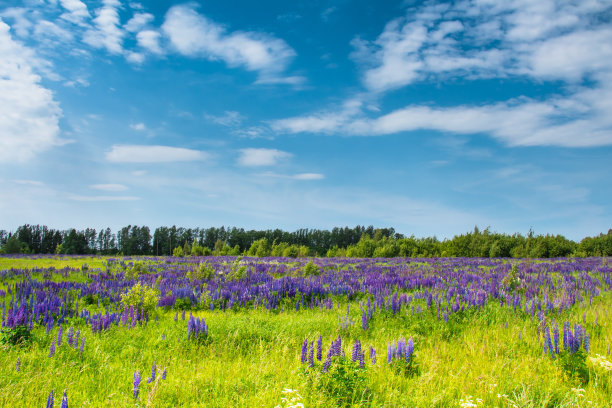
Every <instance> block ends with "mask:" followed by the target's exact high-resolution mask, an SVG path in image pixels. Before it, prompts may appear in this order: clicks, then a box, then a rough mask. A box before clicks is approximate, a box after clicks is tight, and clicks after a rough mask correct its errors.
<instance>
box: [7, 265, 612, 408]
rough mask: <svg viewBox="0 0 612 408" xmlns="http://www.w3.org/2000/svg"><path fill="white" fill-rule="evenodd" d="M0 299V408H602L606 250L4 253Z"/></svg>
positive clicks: (611, 296) (609, 378)
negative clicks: (582, 253) (499, 254)
mask: <svg viewBox="0 0 612 408" xmlns="http://www.w3.org/2000/svg"><path fill="white" fill-rule="evenodd" d="M0 302H1V303H2V316H1V320H2V323H1V326H2V331H1V333H0V350H1V354H0V406H3V407H4V406H7V407H9V406H14V407H45V406H47V407H49V406H55V407H64V406H70V407H77V406H79V407H80V406H91V407H101V406H113V407H276V406H280V407H298V406H304V407H333V406H347V407H348V406H368V407H369V406H371V407H380V406H384V407H404V406H409V407H413V406H414V407H480V406H482V407H576V406H579V407H610V406H612V402H611V401H612V362H611V361H612V357H611V356H610V344H611V343H612V263H609V261H608V260H607V259H604V258H587V259H550V260H507V259H474V258H434V259H414V258H393V259H346V258H323V259H316V258H308V259H291V258H241V257H238V258H237V257H188V258H175V257H150V258H145V257H137V258H108V257H93V258H92V257H51V256H49V257H44V256H37V257H32V256H30V257H27V256H14V257H8V256H4V257H0ZM300 404H303V405H300Z"/></svg>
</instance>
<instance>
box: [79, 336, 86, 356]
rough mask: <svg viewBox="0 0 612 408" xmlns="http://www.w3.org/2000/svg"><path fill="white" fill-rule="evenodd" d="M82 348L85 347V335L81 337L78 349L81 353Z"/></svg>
mask: <svg viewBox="0 0 612 408" xmlns="http://www.w3.org/2000/svg"><path fill="white" fill-rule="evenodd" d="M84 348H85V336H83V338H82V339H81V349H80V350H79V352H80V353H81V354H83V349H84Z"/></svg>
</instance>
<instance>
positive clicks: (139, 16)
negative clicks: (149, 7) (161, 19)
mask: <svg viewBox="0 0 612 408" xmlns="http://www.w3.org/2000/svg"><path fill="white" fill-rule="evenodd" d="M154 19H155V17H154V16H153V14H151V13H134V16H133V17H132V18H131V19H130V20H129V21H128V22H127V23H126V24H125V30H126V31H129V32H130V33H136V32H138V31H140V30H142V29H143V28H144V27H145V26H146V25H147V24H149V23H150V22H152V21H153V20H154Z"/></svg>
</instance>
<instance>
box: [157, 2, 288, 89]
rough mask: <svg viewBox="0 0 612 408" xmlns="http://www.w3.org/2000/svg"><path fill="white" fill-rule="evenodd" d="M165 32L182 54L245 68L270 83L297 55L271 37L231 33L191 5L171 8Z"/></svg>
mask: <svg viewBox="0 0 612 408" xmlns="http://www.w3.org/2000/svg"><path fill="white" fill-rule="evenodd" d="M162 30H163V32H164V33H165V35H166V36H167V37H168V38H169V39H170V43H171V44H172V47H173V48H174V49H175V50H176V51H177V52H179V53H180V54H183V55H186V56H189V57H203V58H206V59H209V60H211V61H219V60H220V61H223V62H225V63H226V64H227V65H228V66H229V67H232V68H235V67H243V68H245V69H247V70H249V71H255V72H258V73H259V75H260V77H261V80H266V79H268V80H269V81H271V80H272V78H277V77H278V76H280V74H281V73H282V72H283V71H284V70H285V69H286V68H287V66H288V65H289V62H290V61H291V60H292V59H293V57H295V55H296V54H295V51H294V50H293V49H292V48H291V47H289V45H287V43H286V42H285V41H283V40H281V39H279V38H275V37H273V36H271V35H268V34H265V33H261V32H252V31H245V32H243V31H234V32H228V31H227V30H226V29H225V27H223V26H222V25H220V24H218V23H215V22H214V21H212V20H210V19H208V18H207V17H205V16H203V15H202V14H199V13H198V12H197V11H196V10H195V7H194V6H193V5H191V4H186V5H179V6H174V7H172V8H170V10H168V12H167V13H166V18H165V21H164V23H163V25H162Z"/></svg>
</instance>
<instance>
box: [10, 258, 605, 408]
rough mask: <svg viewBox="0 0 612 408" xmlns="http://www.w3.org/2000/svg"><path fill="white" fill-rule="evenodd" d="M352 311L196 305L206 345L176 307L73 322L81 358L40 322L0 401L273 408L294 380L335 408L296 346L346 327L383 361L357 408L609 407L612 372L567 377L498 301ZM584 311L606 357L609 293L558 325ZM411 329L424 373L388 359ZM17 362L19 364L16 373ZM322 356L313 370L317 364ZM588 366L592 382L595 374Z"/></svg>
mask: <svg viewBox="0 0 612 408" xmlns="http://www.w3.org/2000/svg"><path fill="white" fill-rule="evenodd" d="M12 261H13V262H15V264H14V265H13V266H12V267H20V268H24V267H41V264H42V265H49V264H53V265H54V266H55V267H56V268H59V267H60V266H58V265H64V264H63V262H66V264H65V265H64V266H71V267H77V266H74V265H78V263H87V264H88V265H89V266H90V267H96V266H94V265H98V264H105V262H106V261H105V260H101V259H100V258H95V259H85V258H83V259H81V258H79V259H77V260H58V259H56V258H51V259H49V260H47V264H44V262H45V261H44V260H40V259H36V260H32V261H29V262H30V263H28V261H27V260H21V259H13V260H12ZM22 261H23V262H22ZM0 262H3V263H0V265H1V266H0V269H3V268H4V269H6V268H7V266H6V265H5V264H6V263H7V260H6V259H1V260H0ZM70 262H72V263H71V264H70ZM26 264H27V265H28V266H25V265H26ZM78 266H80V265H78ZM416 304H417V305H418V304H419V303H418V302H417V303H416ZM422 306H424V303H423V304H422ZM95 309H96V308H95V307H94V310H95ZM350 309H351V316H352V317H353V319H354V320H355V326H354V327H350V328H349V329H347V330H341V329H340V328H339V323H338V315H339V314H342V315H344V314H345V313H346V301H343V302H341V304H340V307H339V308H338V307H337V306H336V304H334V309H333V310H326V309H324V310H320V309H319V308H315V309H313V310H310V309H301V310H300V311H299V312H295V311H294V309H289V308H285V311H284V312H283V313H271V312H268V311H266V310H265V309H262V308H259V309H257V310H253V309H243V310H240V311H237V312H234V311H227V312H211V311H198V312H194V315H195V316H197V317H201V318H202V317H203V318H204V319H205V320H206V322H207V324H208V325H209V328H210V342H209V343H208V344H206V345H197V344H195V343H193V342H191V341H188V340H187V332H186V326H187V322H186V321H183V320H181V318H180V313H179V320H178V321H177V322H175V321H174V315H175V311H165V310H163V309H161V308H158V310H157V313H158V323H155V322H154V321H153V319H151V321H150V322H149V324H148V325H147V326H144V327H141V326H137V327H135V328H133V329H128V328H125V327H122V326H120V327H115V328H112V329H110V330H108V331H106V332H103V333H100V334H93V333H92V332H91V330H90V329H89V328H87V327H85V326H84V325H83V324H79V323H78V320H77V321H75V323H74V327H75V329H79V328H80V329H81V331H82V332H84V333H85V337H86V346H85V351H84V353H83V355H82V356H81V355H79V352H78V351H76V350H73V349H70V348H69V347H68V346H67V344H66V339H65V336H64V343H63V344H62V346H61V347H58V348H57V349H56V353H55V356H53V357H51V358H49V357H48V352H49V345H50V343H51V339H52V338H55V337H57V330H58V329H57V327H56V328H55V329H54V330H53V332H52V333H51V334H50V335H49V336H47V335H46V334H45V330H44V328H35V330H34V341H33V343H31V344H30V345H28V346H24V347H16V346H1V347H2V348H1V349H0V406H2V407H13V406H14V407H17V406H19V407H44V406H45V404H46V401H47V396H48V395H49V392H50V391H51V390H54V392H55V395H56V401H55V406H57V407H59V405H60V404H59V401H60V399H61V394H62V393H63V391H64V390H66V391H67V395H68V399H69V404H70V407H77V406H92V407H99V406H113V407H274V406H276V405H279V404H280V403H281V398H282V396H283V394H282V391H283V389H284V388H290V389H295V390H298V392H299V393H300V394H301V396H302V397H303V400H302V402H303V403H304V405H305V406H306V407H330V406H334V404H335V402H334V401H335V400H334V399H333V398H331V397H330V396H329V395H325V394H322V393H321V392H319V391H317V389H316V388H315V387H313V386H309V385H308V382H307V380H306V376H305V375H304V371H305V368H304V366H302V365H301V364H300V349H301V344H302V342H303V340H304V338H308V339H309V340H316V339H317V338H318V336H319V335H321V336H322V338H323V350H324V351H323V355H324V358H325V352H326V351H327V348H328V346H329V344H330V342H331V341H332V339H334V338H336V337H337V336H338V334H339V333H340V334H341V336H342V339H343V344H344V346H345V347H346V349H347V350H346V351H347V354H348V355H350V349H349V348H348V346H352V345H353V343H354V341H355V340H356V339H360V340H361V342H362V345H363V347H364V348H365V349H369V347H370V346H373V347H374V348H375V349H376V351H377V354H378V362H377V364H376V365H372V364H371V362H370V361H369V358H368V357H369V356H368V354H366V362H367V363H366V370H365V376H366V382H367V388H368V391H369V396H370V397H369V401H367V402H363V401H361V402H360V401H359V400H358V399H357V400H355V401H353V404H352V405H353V406H372V407H383V406H384V407H405V406H408V407H459V406H460V401H461V400H463V401H464V402H465V401H466V400H467V399H468V398H470V401H472V402H473V403H474V404H476V405H477V406H479V407H480V406H481V407H610V406H612V404H611V401H612V385H611V383H610V381H611V380H612V373H608V374H605V373H603V372H598V377H597V381H595V380H591V381H589V382H588V383H586V384H584V383H580V382H579V381H578V380H576V379H572V378H570V377H569V376H568V375H567V373H566V372H565V371H564V370H563V368H562V367H561V366H560V364H559V363H558V361H555V360H552V359H551V358H550V356H548V355H546V354H545V353H544V352H543V349H542V345H541V342H540V340H539V337H538V335H537V333H536V326H535V324H534V323H533V322H532V320H531V318H530V317H527V316H523V315H522V314H521V313H514V312H512V311H510V310H508V309H507V308H501V307H500V306H499V304H497V303H494V302H489V304H488V305H487V306H486V307H485V308H483V309H482V310H480V311H478V310H473V311H469V312H466V313H463V314H458V315H451V317H450V319H449V322H445V321H444V320H440V321H438V320H437V318H436V315H435V308H434V309H433V312H432V311H429V310H427V309H425V311H424V312H422V313H420V314H416V315H412V314H411V308H407V309H403V311H402V314H401V315H399V316H398V315H396V316H391V315H384V314H379V313H376V314H375V315H374V318H373V320H372V321H371V322H370V329H369V330H368V331H367V332H364V331H363V330H362V329H361V315H360V311H359V308H358V306H357V303H355V302H352V303H351V308H350ZM584 312H586V314H587V325H586V328H587V330H588V331H589V332H590V333H592V344H591V352H590V353H589V356H595V355H596V354H600V355H604V356H605V355H606V347H607V342H610V341H611V340H612V322H611V321H612V319H610V316H612V294H611V293H606V294H604V295H602V296H600V297H598V298H596V299H594V300H593V305H592V306H588V307H587V306H586V304H585V305H580V306H576V307H574V308H573V309H572V310H571V311H569V312H564V314H563V315H561V316H558V317H557V321H559V322H562V321H565V320H569V321H572V322H574V321H581V320H582V315H583V313H584ZM188 315H189V312H187V316H188ZM595 316H598V320H599V325H598V326H597V327H596V326H595V325H594V320H595ZM605 316H608V319H606V318H605ZM506 323H508V327H507V328H506ZM67 328H68V326H66V327H65V329H67ZM519 331H520V332H521V333H522V340H519ZM162 333H165V339H162ZM595 334H596V335H595ZM410 336H412V337H413V338H414V340H415V353H416V359H417V362H418V364H419V366H420V374H419V375H416V376H406V375H403V374H402V373H401V372H396V371H393V370H392V369H391V368H390V367H389V366H388V364H387V362H386V349H387V344H388V343H389V342H390V341H392V340H397V339H398V338H399V337H404V338H408V337H410ZM18 358H19V359H20V361H21V370H20V371H19V372H17V371H16V370H15V363H16V361H17V359H18ZM608 360H611V358H610V357H608ZM154 361H155V362H156V363H157V366H158V375H159V373H161V370H163V368H164V367H167V370H168V371H167V372H168V376H167V379H166V380H158V381H157V382H153V383H152V384H147V383H146V379H147V378H148V377H149V375H150V372H151V366H152V364H153V362H154ZM318 364H319V365H318V367H317V368H316V369H320V363H318ZM134 370H139V371H140V373H141V374H142V379H143V380H142V384H141V389H140V395H139V397H138V399H137V400H136V401H134V400H133V399H132V387H133V385H132V380H133V375H134ZM591 374H592V375H593V378H595V377H594V376H595V372H594V371H592V373H591Z"/></svg>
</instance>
